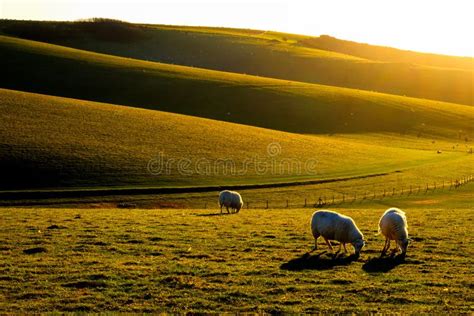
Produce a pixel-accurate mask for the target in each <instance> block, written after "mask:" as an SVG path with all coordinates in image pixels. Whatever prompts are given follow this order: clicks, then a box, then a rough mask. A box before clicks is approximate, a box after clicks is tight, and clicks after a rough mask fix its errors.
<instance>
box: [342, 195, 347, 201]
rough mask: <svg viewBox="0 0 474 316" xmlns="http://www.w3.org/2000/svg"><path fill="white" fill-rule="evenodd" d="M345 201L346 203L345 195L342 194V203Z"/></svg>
mask: <svg viewBox="0 0 474 316" xmlns="http://www.w3.org/2000/svg"><path fill="white" fill-rule="evenodd" d="M345 201H346V195H345V194H344V193H342V203H344V202H345Z"/></svg>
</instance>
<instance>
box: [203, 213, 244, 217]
mask: <svg viewBox="0 0 474 316" xmlns="http://www.w3.org/2000/svg"><path fill="white" fill-rule="evenodd" d="M234 214H236V213H222V214H221V213H206V214H195V216H200V217H211V216H225V215H234Z"/></svg>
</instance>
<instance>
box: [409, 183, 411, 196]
mask: <svg viewBox="0 0 474 316" xmlns="http://www.w3.org/2000/svg"><path fill="white" fill-rule="evenodd" d="M411 189H412V186H411V184H410V193H409V195H411V192H412V190H411Z"/></svg>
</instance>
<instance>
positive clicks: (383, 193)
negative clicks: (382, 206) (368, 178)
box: [382, 189, 385, 198]
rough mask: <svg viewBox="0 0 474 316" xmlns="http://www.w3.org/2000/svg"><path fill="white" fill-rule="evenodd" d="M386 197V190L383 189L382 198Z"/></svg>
mask: <svg viewBox="0 0 474 316" xmlns="http://www.w3.org/2000/svg"><path fill="white" fill-rule="evenodd" d="M384 197H385V189H383V195H382V198H384Z"/></svg>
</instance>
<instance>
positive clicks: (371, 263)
mask: <svg viewBox="0 0 474 316" xmlns="http://www.w3.org/2000/svg"><path fill="white" fill-rule="evenodd" d="M420 263H423V262H422V261H419V260H413V259H407V258H405V257H404V256H402V255H398V256H394V257H393V256H388V257H374V258H371V259H369V260H368V261H367V262H366V263H365V264H364V265H363V266H362V270H364V271H365V272H369V273H377V272H382V273H387V272H390V271H391V270H392V269H394V268H396V267H397V266H399V265H401V264H420Z"/></svg>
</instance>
